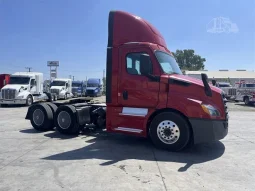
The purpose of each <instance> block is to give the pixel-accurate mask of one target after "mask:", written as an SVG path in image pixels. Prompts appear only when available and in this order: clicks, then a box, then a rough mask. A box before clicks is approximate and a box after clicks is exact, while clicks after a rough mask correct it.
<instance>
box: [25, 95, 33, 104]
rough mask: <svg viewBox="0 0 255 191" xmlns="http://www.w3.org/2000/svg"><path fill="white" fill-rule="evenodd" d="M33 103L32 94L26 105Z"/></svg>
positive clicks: (28, 97)
mask: <svg viewBox="0 0 255 191" xmlns="http://www.w3.org/2000/svg"><path fill="white" fill-rule="evenodd" d="M32 104H33V98H32V96H31V95H29V96H27V101H26V106H30V105H32Z"/></svg>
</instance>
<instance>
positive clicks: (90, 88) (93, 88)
mask: <svg viewBox="0 0 255 191" xmlns="http://www.w3.org/2000/svg"><path fill="white" fill-rule="evenodd" d="M96 89H97V87H87V88H86V90H96Z"/></svg>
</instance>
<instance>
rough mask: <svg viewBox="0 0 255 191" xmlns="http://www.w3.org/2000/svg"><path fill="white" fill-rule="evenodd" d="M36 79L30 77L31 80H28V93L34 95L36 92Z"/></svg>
mask: <svg viewBox="0 0 255 191" xmlns="http://www.w3.org/2000/svg"><path fill="white" fill-rule="evenodd" d="M36 85H37V84H36V81H35V79H31V81H30V93H31V94H32V95H34V94H37V93H38V92H37V91H36Z"/></svg>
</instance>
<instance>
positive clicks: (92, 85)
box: [87, 83, 98, 87]
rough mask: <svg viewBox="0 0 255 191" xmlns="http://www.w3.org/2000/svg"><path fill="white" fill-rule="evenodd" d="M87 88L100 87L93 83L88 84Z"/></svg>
mask: <svg viewBox="0 0 255 191" xmlns="http://www.w3.org/2000/svg"><path fill="white" fill-rule="evenodd" d="M87 87H98V84H93V83H91V84H87Z"/></svg>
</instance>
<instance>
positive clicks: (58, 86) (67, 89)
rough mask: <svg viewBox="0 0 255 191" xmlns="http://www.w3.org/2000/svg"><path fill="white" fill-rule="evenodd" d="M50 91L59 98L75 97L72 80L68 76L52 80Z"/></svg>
mask: <svg viewBox="0 0 255 191" xmlns="http://www.w3.org/2000/svg"><path fill="white" fill-rule="evenodd" d="M50 93H51V94H52V95H53V96H56V98H57V99H64V100H65V99H68V98H71V97H73V94H72V80H71V79H68V78H56V79H54V80H53V81H52V83H51V87H50Z"/></svg>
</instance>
